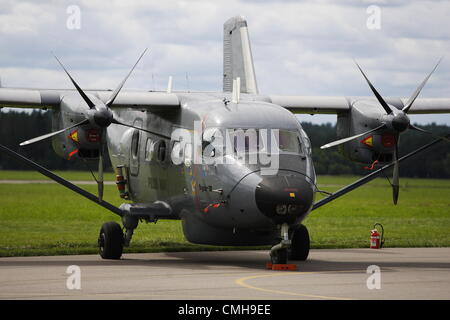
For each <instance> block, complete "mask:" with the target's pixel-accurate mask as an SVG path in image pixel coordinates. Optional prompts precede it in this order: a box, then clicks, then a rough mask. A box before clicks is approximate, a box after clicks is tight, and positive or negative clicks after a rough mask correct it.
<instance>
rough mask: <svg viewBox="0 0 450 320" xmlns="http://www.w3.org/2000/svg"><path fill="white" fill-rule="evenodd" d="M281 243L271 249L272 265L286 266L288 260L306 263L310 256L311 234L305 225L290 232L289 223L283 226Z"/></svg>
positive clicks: (293, 228) (297, 226)
mask: <svg viewBox="0 0 450 320" xmlns="http://www.w3.org/2000/svg"><path fill="white" fill-rule="evenodd" d="M280 233H281V234H280V238H278V240H279V242H278V243H277V244H275V245H274V246H273V247H272V249H270V258H271V260H272V264H286V263H287V261H288V259H290V260H300V261H305V260H306V259H307V258H308V255H309V247H310V240H309V233H308V229H307V228H306V227H305V226H304V225H302V224H301V225H296V226H294V227H292V228H291V230H289V226H288V224H287V223H284V224H282V225H281V232H280Z"/></svg>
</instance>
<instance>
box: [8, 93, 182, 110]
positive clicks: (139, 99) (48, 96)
mask: <svg viewBox="0 0 450 320" xmlns="http://www.w3.org/2000/svg"><path fill="white" fill-rule="evenodd" d="M85 91H86V93H87V94H90V95H94V96H96V97H97V98H99V99H100V100H102V101H103V102H104V103H106V101H107V100H108V99H109V97H110V96H111V92H112V91H111V90H85ZM73 92H74V90H56V89H22V88H0V107H8V108H35V109H52V108H57V107H58V106H59V104H60V102H61V100H62V99H63V97H64V96H65V95H67V94H71V93H73ZM179 106H180V102H179V100H178V97H177V95H176V94H173V93H166V92H149V91H123V92H120V94H119V95H118V96H117V98H116V99H115V101H114V104H113V105H112V107H113V108H114V107H129V108H131V107H134V108H145V109H151V110H161V109H164V110H166V109H176V108H179Z"/></svg>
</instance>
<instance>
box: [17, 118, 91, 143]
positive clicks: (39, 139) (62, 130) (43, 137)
mask: <svg viewBox="0 0 450 320" xmlns="http://www.w3.org/2000/svg"><path fill="white" fill-rule="evenodd" d="M88 123H89V120H87V119H86V120H83V121H81V122H79V123H77V124H74V125H73V126H70V127H68V128H64V129H61V130H58V131H55V132H50V133H47V134H44V135H42V136H39V137H36V138H33V139H30V140H27V141H24V142H22V143H21V144H20V146H21V147H23V146H26V145H29V144H32V143H35V142H38V141H41V140H45V139H47V138H50V137H53V136H56V135H57V134H60V133H62V132H64V131H66V130H70V129H72V128H75V127H78V126H82V125H84V124H88Z"/></svg>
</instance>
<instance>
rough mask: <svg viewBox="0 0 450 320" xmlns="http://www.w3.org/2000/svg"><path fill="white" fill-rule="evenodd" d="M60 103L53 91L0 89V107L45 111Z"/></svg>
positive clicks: (57, 93) (57, 95) (57, 94)
mask: <svg viewBox="0 0 450 320" xmlns="http://www.w3.org/2000/svg"><path fill="white" fill-rule="evenodd" d="M60 101H61V98H60V95H59V92H57V91H54V90H39V89H19V88H17V89H16V88H14V89H13V88H0V107H8V108H38V109H46V108H53V107H55V106H58V105H59V103H60Z"/></svg>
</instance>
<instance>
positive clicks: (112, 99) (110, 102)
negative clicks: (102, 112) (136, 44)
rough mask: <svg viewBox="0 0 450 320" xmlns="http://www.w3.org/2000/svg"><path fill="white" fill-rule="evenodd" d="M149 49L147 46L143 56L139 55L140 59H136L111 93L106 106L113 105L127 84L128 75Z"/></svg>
mask: <svg viewBox="0 0 450 320" xmlns="http://www.w3.org/2000/svg"><path fill="white" fill-rule="evenodd" d="M146 51H147V48H146V49H145V50H144V52H142V53H141V56H140V57H139V59H138V60H137V61H136V63H135V64H134V66H133V68H131V70H130V72H128V74H127V76H126V77H125V78H124V79H123V80H122V82H121V83H120V84H119V85H118V86H117V88H116V89H115V90H114V92H113V93H112V94H111V97H110V98H109V100H108V101H107V102H106V106H108V107H111V105H112V104H113V103H114V100H115V99H116V97H117V95H118V94H119V92H120V90H121V89H122V87H123V85H124V84H125V81H127V79H128V77H129V76H130V74H131V73H132V72H133V70H134V68H135V67H136V65H137V64H138V63H139V61H140V60H141V58H142V57H143V56H144V54H145V52H146Z"/></svg>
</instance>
